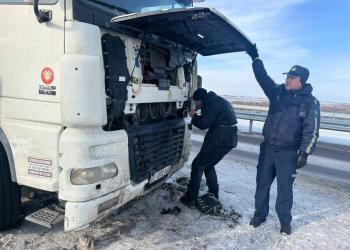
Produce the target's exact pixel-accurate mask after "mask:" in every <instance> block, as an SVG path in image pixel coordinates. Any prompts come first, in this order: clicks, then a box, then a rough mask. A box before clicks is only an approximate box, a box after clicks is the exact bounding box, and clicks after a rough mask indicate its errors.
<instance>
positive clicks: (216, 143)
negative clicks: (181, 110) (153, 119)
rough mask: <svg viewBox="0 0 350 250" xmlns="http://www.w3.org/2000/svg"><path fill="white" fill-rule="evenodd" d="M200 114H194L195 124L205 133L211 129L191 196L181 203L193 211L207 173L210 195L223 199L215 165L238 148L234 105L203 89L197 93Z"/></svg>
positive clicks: (195, 163) (193, 177) (194, 164)
mask: <svg viewBox="0 0 350 250" xmlns="http://www.w3.org/2000/svg"><path fill="white" fill-rule="evenodd" d="M193 100H194V101H195V106H196V110H199V109H201V115H198V114H197V113H196V111H191V112H190V113H189V115H190V116H191V117H192V124H193V125H194V126H196V127H197V128H199V129H201V130H205V129H208V132H207V134H206V135H205V138H204V142H203V145H202V148H201V150H200V152H199V153H198V155H197V156H196V158H195V159H194V160H193V162H192V170H191V179H190V183H189V185H188V188H187V192H186V193H185V194H184V196H183V197H181V199H180V201H181V202H182V203H184V204H185V205H187V206H189V207H194V206H195V205H196V199H197V196H198V192H199V187H200V183H201V180H202V176H203V172H204V174H205V178H206V180H207V185H208V193H209V195H212V196H215V198H216V199H218V198H219V185H218V180H217V176H216V172H215V165H216V164H217V163H218V162H219V161H221V159H222V158H223V157H224V156H225V155H226V154H227V153H228V152H229V151H230V150H231V149H232V148H234V147H236V146H237V126H236V124H237V119H236V114H235V111H234V109H233V107H232V105H231V104H230V103H229V102H228V101H226V100H225V99H224V98H222V97H220V96H217V95H216V94H215V93H214V92H209V93H207V91H206V90H205V89H203V88H199V89H197V90H196V91H195V92H194V93H193Z"/></svg>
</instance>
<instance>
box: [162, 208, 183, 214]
mask: <svg viewBox="0 0 350 250" xmlns="http://www.w3.org/2000/svg"><path fill="white" fill-rule="evenodd" d="M160 213H161V214H163V215H164V214H173V215H179V214H180V213H181V208H179V207H174V208H168V209H165V208H163V209H162V211H161V212H160Z"/></svg>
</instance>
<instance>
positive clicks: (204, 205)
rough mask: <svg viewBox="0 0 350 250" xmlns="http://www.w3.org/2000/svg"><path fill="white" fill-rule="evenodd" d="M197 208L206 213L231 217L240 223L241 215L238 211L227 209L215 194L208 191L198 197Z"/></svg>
mask: <svg viewBox="0 0 350 250" xmlns="http://www.w3.org/2000/svg"><path fill="white" fill-rule="evenodd" d="M196 207H197V209H198V210H199V211H200V212H201V213H202V214H204V215H212V216H217V217H223V218H230V219H232V220H233V221H234V222H236V223H238V219H239V218H240V217H241V215H240V214H238V213H237V212H236V211H234V210H233V209H232V210H227V209H225V208H224V207H223V206H222V204H221V203H220V201H219V200H218V199H217V198H216V197H215V195H214V194H211V193H208V194H205V195H202V196H199V197H198V198H197V206H196Z"/></svg>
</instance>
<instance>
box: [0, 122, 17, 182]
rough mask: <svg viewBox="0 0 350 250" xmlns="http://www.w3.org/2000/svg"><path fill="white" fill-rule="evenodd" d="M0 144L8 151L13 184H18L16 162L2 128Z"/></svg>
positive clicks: (0, 130)
mask: <svg viewBox="0 0 350 250" xmlns="http://www.w3.org/2000/svg"><path fill="white" fill-rule="evenodd" d="M0 143H1V144H2V145H3V146H4V148H5V151H6V155H7V159H8V161H9V166H10V172H11V179H12V181H13V182H17V177H16V169H15V161H14V159H13V154H12V149H11V145H10V142H9V141H8V139H7V136H6V134H5V133H4V130H2V128H1V127H0Z"/></svg>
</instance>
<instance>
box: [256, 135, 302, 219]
mask: <svg viewBox="0 0 350 250" xmlns="http://www.w3.org/2000/svg"><path fill="white" fill-rule="evenodd" d="M297 160H298V151H297V150H277V151H276V150H273V149H272V147H271V145H270V144H269V143H268V142H267V141H263V142H262V143H261V145H260V155H259V163H258V167H257V175H256V192H255V211H256V214H257V215H258V216H259V217H260V218H261V219H264V218H266V217H267V215H268V213H269V199H270V187H271V184H272V182H273V181H274V179H275V177H276V179H277V199H276V206H275V209H276V212H277V215H278V218H279V220H280V223H281V224H282V225H285V224H289V223H290V222H291V221H292V215H291V210H292V206H293V186H294V180H295V177H296V165H297Z"/></svg>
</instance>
